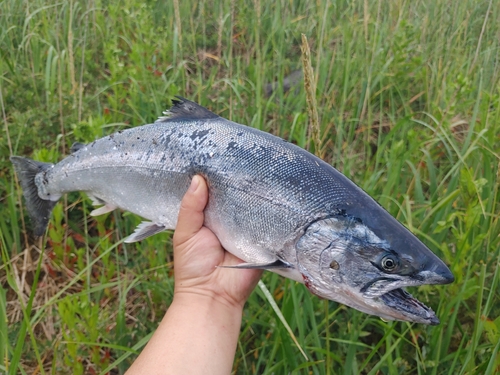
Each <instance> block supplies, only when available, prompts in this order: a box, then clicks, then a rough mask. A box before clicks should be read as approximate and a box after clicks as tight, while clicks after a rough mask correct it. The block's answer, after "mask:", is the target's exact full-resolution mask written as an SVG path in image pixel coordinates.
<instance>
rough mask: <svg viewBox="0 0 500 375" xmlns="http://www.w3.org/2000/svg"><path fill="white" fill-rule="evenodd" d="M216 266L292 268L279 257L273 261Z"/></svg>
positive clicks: (264, 268)
mask: <svg viewBox="0 0 500 375" xmlns="http://www.w3.org/2000/svg"><path fill="white" fill-rule="evenodd" d="M218 268H240V269H259V270H271V269H276V268H293V267H292V266H291V265H290V264H288V263H286V262H283V261H282V260H280V259H276V260H275V261H274V262H271V263H240V264H237V265H235V266H218Z"/></svg>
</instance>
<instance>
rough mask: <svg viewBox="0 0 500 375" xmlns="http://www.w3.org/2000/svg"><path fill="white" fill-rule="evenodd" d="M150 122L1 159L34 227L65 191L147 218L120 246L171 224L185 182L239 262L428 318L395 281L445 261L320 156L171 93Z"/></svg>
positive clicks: (430, 273)
mask: <svg viewBox="0 0 500 375" xmlns="http://www.w3.org/2000/svg"><path fill="white" fill-rule="evenodd" d="M165 114H166V116H165V117H160V118H159V119H158V120H157V121H156V122H155V123H154V124H149V125H144V126H140V127H136V128H132V129H128V130H123V131H119V132H117V133H114V134H112V135H110V136H107V137H104V138H101V139H98V140H96V141H95V142H92V143H90V144H88V145H83V144H75V145H74V146H73V147H72V154H71V155H70V156H68V157H66V158H65V159H63V160H62V161H61V162H59V163H57V164H49V163H41V162H37V161H33V160H30V159H26V158H22V157H18V156H13V157H11V161H12V163H13V164H14V167H15V169H16V172H17V174H18V176H19V179H20V182H21V186H22V188H23V191H24V197H25V199H26V205H27V209H28V212H29V214H30V216H31V219H32V222H33V223H34V233H35V235H37V236H40V235H42V234H43V233H44V232H45V229H46V227H47V224H48V221H49V217H50V213H51V211H52V208H53V207H54V205H55V204H56V202H57V201H58V200H59V198H61V196H62V195H63V194H65V193H68V192H72V191H83V192H85V193H87V194H88V195H89V197H90V198H91V199H92V200H93V202H94V203H95V204H96V205H101V207H100V208H97V209H96V210H94V211H92V213H91V214H92V215H100V214H104V213H107V212H110V211H112V210H114V209H116V208H120V209H122V210H127V211H130V212H133V213H135V214H137V215H140V216H142V217H143V218H145V219H147V220H148V221H144V222H143V223H141V224H140V225H139V226H138V227H137V229H136V230H135V232H134V233H133V234H132V235H131V236H129V237H128V238H127V239H126V242H134V241H140V240H142V239H144V238H146V237H149V236H151V235H153V234H155V233H158V232H161V231H164V230H168V229H174V228H175V226H176V221H177V215H178V212H179V207H180V202H181V199H182V197H183V195H184V193H185V192H186V190H187V189H188V187H189V184H190V180H191V178H192V177H193V176H194V175H196V174H199V175H202V176H203V177H204V178H205V179H206V180H207V183H208V186H209V203H208V205H207V207H206V209H205V225H206V226H207V227H208V228H210V229H211V230H212V231H213V232H214V233H215V234H216V235H217V237H218V238H219V240H220V242H221V243H222V245H223V246H224V248H225V249H227V250H228V251H229V252H231V253H233V254H234V255H236V256H237V257H239V258H241V259H242V260H243V261H244V262H246V263H243V264H241V265H239V266H236V267H239V268H261V269H267V270H271V271H273V272H276V273H278V274H280V275H283V276H285V277H288V278H290V279H293V280H296V281H298V282H301V283H304V284H305V285H306V287H307V288H308V289H309V290H310V291H311V292H312V293H313V294H315V295H317V296H320V297H323V298H326V299H330V300H333V301H338V302H341V303H343V304H345V305H348V306H351V307H353V308H355V309H358V310H360V311H363V312H365V313H368V314H374V315H378V316H380V317H382V318H383V319H387V320H395V319H397V320H405V321H410V322H418V323H425V324H438V323H439V320H438V318H437V317H436V315H435V313H434V312H433V311H432V310H431V309H430V308H428V307H427V306H425V305H424V304H422V303H421V302H419V301H417V300H416V299H415V298H413V297H412V296H411V295H410V294H408V293H407V292H406V291H404V290H403V289H402V288H403V287H406V286H418V285H424V284H447V283H451V282H452V281H453V280H454V277H453V275H452V273H451V272H450V270H449V269H448V267H447V266H446V265H445V264H444V263H443V262H442V261H441V260H440V259H439V258H438V257H437V256H436V255H434V254H433V253H432V252H431V251H430V250H429V249H428V248H427V247H426V246H425V245H424V244H423V243H422V242H420V241H419V240H418V239H417V238H416V237H415V236H414V235H413V234H412V233H411V232H410V231H408V230H407V229H406V228H405V227H404V226H403V225H401V224H400V223H399V222H398V221H397V220H396V219H394V218H393V217H392V216H391V215H390V214H389V213H388V212H387V211H385V210H384V209H383V208H382V207H381V206H380V205H379V204H378V203H377V202H376V201H375V200H373V199H372V198H371V197H370V196H369V195H368V194H366V193H365V192H364V191H363V190H361V189H360V188H359V187H358V186H356V185H355V184H354V183H353V182H352V181H350V180H349V179H348V178H347V177H345V176H344V175H343V174H341V173H340V172H338V171H337V170H336V169H334V168H333V167H332V166H330V165H329V164H327V163H325V162H324V161H322V160H321V159H319V158H317V157H315V156H314V155H312V154H310V153H308V152H307V151H305V150H303V149H301V148H299V147H297V146H295V145H293V144H291V143H288V142H286V141H284V140H283V139H281V138H278V137H275V136H273V135H270V134H268V133H264V132H262V131H259V130H256V129H253V128H250V127H247V126H244V125H240V124H237V123H234V122H232V121H228V120H226V119H224V118H221V117H219V116H217V115H216V114H214V113H212V112H210V111H209V110H207V109H205V108H203V107H201V106H199V105H198V104H196V103H194V102H191V101H188V100H186V99H183V98H180V97H179V99H178V100H174V105H173V107H172V109H171V110H170V111H168V112H165Z"/></svg>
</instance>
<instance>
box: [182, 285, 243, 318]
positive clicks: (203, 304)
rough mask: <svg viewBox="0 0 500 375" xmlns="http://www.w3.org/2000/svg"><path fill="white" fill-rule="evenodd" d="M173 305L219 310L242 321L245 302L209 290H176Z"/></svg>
mask: <svg viewBox="0 0 500 375" xmlns="http://www.w3.org/2000/svg"><path fill="white" fill-rule="evenodd" d="M172 304H176V305H182V306H184V307H186V308H195V309H197V310H204V309H206V310H208V311H212V310H214V309H215V310H218V311H219V312H224V313H226V314H229V315H231V316H234V317H237V318H238V319H241V315H242V313H243V306H244V304H245V301H242V302H241V301H236V300H234V299H232V298H229V297H227V296H223V295H221V294H219V293H216V292H214V291H212V290H209V289H203V288H194V287H191V288H175V290H174V299H173V301H172Z"/></svg>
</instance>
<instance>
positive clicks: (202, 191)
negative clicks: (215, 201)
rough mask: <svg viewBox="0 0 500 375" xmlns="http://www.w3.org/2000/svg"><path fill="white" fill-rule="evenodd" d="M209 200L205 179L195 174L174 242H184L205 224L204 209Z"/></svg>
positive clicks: (179, 218)
mask: <svg viewBox="0 0 500 375" xmlns="http://www.w3.org/2000/svg"><path fill="white" fill-rule="evenodd" d="M207 201H208V188H207V183H206V182H205V179H204V178H203V177H201V176H194V177H193V179H192V181H191V186H190V187H189V189H188V191H187V192H186V194H185V195H184V198H183V199H182V202H181V208H180V211H179V216H178V219H177V227H176V229H175V233H174V243H176V244H182V243H184V242H186V241H188V240H189V239H190V238H191V237H193V236H194V235H195V234H196V233H197V232H198V231H199V230H200V228H201V227H202V226H203V221H204V219H205V215H204V213H203V210H204V209H205V206H206V205H207Z"/></svg>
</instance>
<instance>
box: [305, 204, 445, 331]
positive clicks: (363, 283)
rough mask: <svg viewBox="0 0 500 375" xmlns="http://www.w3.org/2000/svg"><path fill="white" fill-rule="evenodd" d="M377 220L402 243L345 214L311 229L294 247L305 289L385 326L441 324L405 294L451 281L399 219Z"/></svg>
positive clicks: (311, 226) (443, 265)
mask: <svg viewBox="0 0 500 375" xmlns="http://www.w3.org/2000/svg"><path fill="white" fill-rule="evenodd" d="M384 212H385V211H384ZM387 215H389V214H388V213H387ZM379 219H380V220H383V219H387V220H392V221H393V222H396V223H397V225H395V226H394V227H393V228H392V230H393V231H396V234H399V236H403V237H404V238H400V239H399V241H398V240H394V239H393V238H392V237H391V236H392V235H394V234H395V233H394V232H390V233H391V236H386V237H387V238H384V236H383V235H381V233H382V234H383V231H382V232H381V231H380V228H379V227H377V226H373V228H372V227H370V226H369V225H367V224H366V223H365V222H364V221H363V220H362V219H360V218H359V217H353V216H348V215H345V214H342V215H337V216H333V217H329V218H326V219H321V220H318V221H315V222H313V223H312V224H310V225H309V226H308V227H307V229H306V230H305V233H304V234H303V235H302V236H301V237H300V239H299V240H298V241H297V243H296V251H297V261H298V270H299V271H300V273H301V274H302V276H303V278H304V283H305V284H306V286H307V287H308V288H309V290H310V291H311V292H312V293H314V294H316V295H318V296H320V297H322V298H326V299H330V300H333V301H337V302H340V303H343V304H345V305H348V306H351V307H353V308H355V309H357V310H360V311H363V312H365V313H368V314H372V315H377V316H380V317H381V318H383V319H386V320H403V321H410V322H417V323H425V324H432V325H435V324H439V320H438V318H437V317H436V315H435V313H434V312H433V311H432V310H431V309H430V308H429V307H427V306H425V305H424V304H423V303H421V302H420V301H418V300H417V299H415V298H413V297H412V296H411V295H410V294H409V293H408V292H406V291H405V290H404V289H402V288H404V287H407V286H419V285H424V284H447V283H450V282H452V281H453V275H452V274H451V272H450V270H449V269H448V267H447V266H446V265H445V264H444V263H443V262H442V261H441V260H440V259H439V258H438V257H437V256H436V255H434V254H433V253H432V252H431V251H430V250H429V249H428V248H427V247H426V246H425V245H424V244H423V243H421V242H420V241H419V240H418V239H417V238H416V237H415V236H414V235H413V234H412V233H411V232H409V231H408V230H407V229H406V228H404V227H403V226H402V225H401V224H399V222H397V220H396V219H394V218H392V216H390V215H389V218H385V217H382V218H379ZM379 224H380V223H379ZM379 226H380V225H379ZM395 245H398V246H395Z"/></svg>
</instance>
